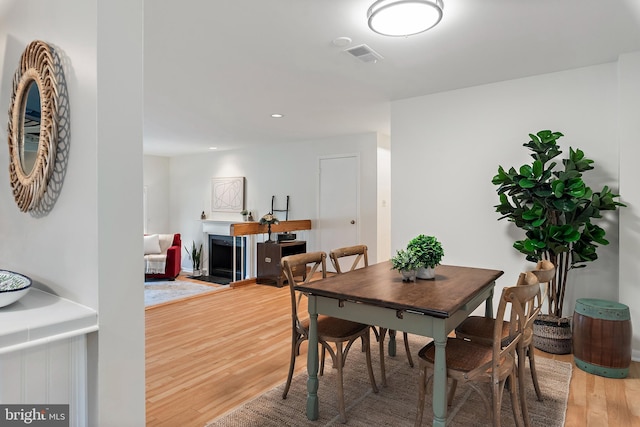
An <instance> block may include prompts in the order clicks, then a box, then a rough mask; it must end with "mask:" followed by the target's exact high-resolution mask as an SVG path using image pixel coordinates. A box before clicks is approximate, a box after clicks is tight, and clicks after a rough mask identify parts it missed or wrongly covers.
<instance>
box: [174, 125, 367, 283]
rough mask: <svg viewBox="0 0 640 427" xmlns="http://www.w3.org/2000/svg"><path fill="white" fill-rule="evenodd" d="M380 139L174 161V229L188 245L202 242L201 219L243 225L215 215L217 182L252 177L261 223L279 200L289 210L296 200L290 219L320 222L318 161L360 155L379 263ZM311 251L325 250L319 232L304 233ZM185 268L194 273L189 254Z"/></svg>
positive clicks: (249, 192) (250, 199)
mask: <svg viewBox="0 0 640 427" xmlns="http://www.w3.org/2000/svg"><path fill="white" fill-rule="evenodd" d="M377 145H378V141H377V135H376V134H375V133H368V134H360V135H351V136H343V137H336V138H331V139H326V140H317V141H307V142H299V143H294V144H283V145H280V146H276V147H265V148H259V149H250V150H234V151H225V152H219V153H215V152H212V153H207V154H204V155H190V156H177V157H172V158H171V161H170V187H171V190H170V200H171V206H170V218H171V219H170V225H171V229H172V230H176V232H180V233H182V235H183V237H182V240H183V243H185V244H188V243H190V242H191V241H192V240H195V241H201V240H202V223H201V221H200V213H201V212H202V211H203V210H204V211H205V213H206V214H207V216H208V219H217V220H229V221H237V222H239V221H242V217H241V216H240V214H224V213H219V212H211V211H210V206H211V178H213V177H234V176H244V177H246V190H245V198H246V208H247V210H249V211H251V212H252V213H253V215H254V217H255V219H256V220H257V219H259V218H260V217H261V216H262V215H264V214H265V213H267V212H268V211H269V210H270V209H271V196H273V195H275V196H276V206H275V207H276V209H282V208H284V206H285V201H286V196H287V195H289V196H290V211H289V219H311V220H312V227H313V225H314V223H315V219H316V218H317V209H318V208H317V203H318V158H319V157H321V156H328V155H334V154H343V153H359V155H360V186H361V189H360V190H361V191H360V195H361V201H360V211H361V219H360V221H361V222H360V224H361V237H362V242H363V243H364V244H366V245H368V246H369V248H370V249H369V250H370V254H371V255H370V256H371V259H372V260H374V261H375V260H376V259H377V249H376V248H377V237H376V230H377V227H378V216H377V209H376V206H377V203H378V201H377V199H378V193H377V177H376V172H377ZM300 237H302V238H305V239H306V240H307V241H308V243H307V250H308V251H313V250H324V251H328V250H330V249H331V248H319V247H317V243H316V240H317V239H315V231H314V230H311V231H308V232H301V233H300ZM182 266H183V268H184V269H185V270H190V269H191V266H190V261H189V259H188V257H187V256H186V253H184V252H183V257H182Z"/></svg>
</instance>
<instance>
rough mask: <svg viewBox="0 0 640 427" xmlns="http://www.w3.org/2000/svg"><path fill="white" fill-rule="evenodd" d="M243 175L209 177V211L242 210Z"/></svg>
mask: <svg viewBox="0 0 640 427" xmlns="http://www.w3.org/2000/svg"><path fill="white" fill-rule="evenodd" d="M244 184H245V178H244V177H243V176H239V177H232V178H212V179H211V211H212V212H242V210H243V209H244Z"/></svg>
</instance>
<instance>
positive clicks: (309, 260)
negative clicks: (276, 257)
mask: <svg viewBox="0 0 640 427" xmlns="http://www.w3.org/2000/svg"><path fill="white" fill-rule="evenodd" d="M280 263H281V265H282V270H283V271H284V274H285V276H286V278H287V282H288V283H289V292H290V294H291V313H292V317H293V321H294V322H295V323H296V324H298V323H299V319H298V304H299V303H300V299H301V297H302V293H300V295H299V296H296V293H299V292H298V291H297V289H296V288H297V287H298V286H300V285H304V284H307V283H309V282H310V281H311V280H312V279H313V278H314V276H317V275H318V274H320V275H321V277H322V278H325V277H327V271H326V270H327V254H325V253H324V252H308V253H303V254H296V255H289V256H285V257H283V258H282V260H281V261H280ZM309 264H311V268H310V269H309V270H308V271H307V267H308V266H309ZM300 270H303V271H305V272H306V273H305V274H303V280H301V281H298V280H297V279H296V276H295V274H294V272H295V271H300ZM318 270H320V271H318ZM298 277H299V276H298ZM315 278H317V277H315Z"/></svg>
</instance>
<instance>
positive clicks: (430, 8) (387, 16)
mask: <svg viewBox="0 0 640 427" xmlns="http://www.w3.org/2000/svg"><path fill="white" fill-rule="evenodd" d="M443 7H444V4H443V3H442V0H378V1H376V2H375V3H373V4H372V5H371V7H370V8H369V10H368V11H367V21H368V23H369V28H371V29H372V30H373V31H375V32H376V33H378V34H382V35H383V36H393V37H406V36H411V35H414V34H418V33H422V32H423V31H427V30H428V29H430V28H433V27H435V26H436V24H438V22H440V20H441V19H442V9H443Z"/></svg>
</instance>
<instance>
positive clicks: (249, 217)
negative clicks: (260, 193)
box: [247, 212, 253, 222]
mask: <svg viewBox="0 0 640 427" xmlns="http://www.w3.org/2000/svg"><path fill="white" fill-rule="evenodd" d="M247 221H251V222H253V214H252V213H251V212H249V216H248V217H247Z"/></svg>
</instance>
